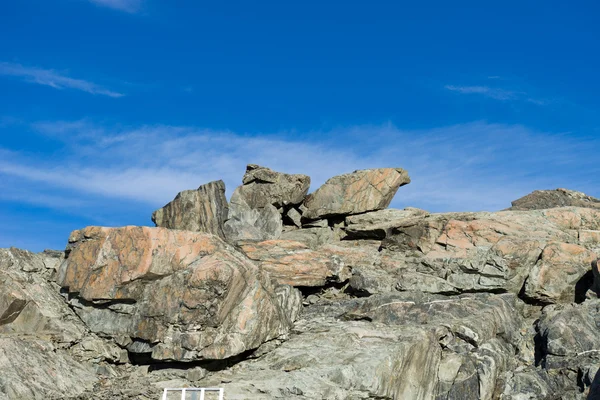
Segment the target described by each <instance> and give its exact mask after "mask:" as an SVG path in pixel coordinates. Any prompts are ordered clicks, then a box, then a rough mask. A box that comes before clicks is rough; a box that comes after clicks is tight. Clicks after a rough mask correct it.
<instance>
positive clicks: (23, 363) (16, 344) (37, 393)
mask: <svg viewBox="0 0 600 400" xmlns="http://www.w3.org/2000/svg"><path fill="white" fill-rule="evenodd" d="M62 256H63V253H60V252H46V253H40V254H34V253H31V252H28V251H25V250H19V249H14V248H11V249H0V370H1V371H2V373H0V399H42V398H44V399H46V398H55V399H59V398H70V397H75V396H77V395H80V394H82V393H84V392H85V391H86V390H91V389H92V388H93V386H94V385H95V384H96V382H97V381H98V379H99V377H98V376H97V375H96V373H95V371H94V369H93V366H92V365H91V364H88V363H85V362H83V363H82V361H88V360H92V359H93V360H95V361H96V362H102V361H104V360H107V359H108V358H109V357H103V355H102V354H100V353H99V347H98V346H101V347H102V350H101V352H107V353H108V352H111V353H113V354H112V356H111V358H112V360H111V361H112V362H124V361H126V352H125V351H124V350H122V349H119V348H118V347H117V346H115V344H114V343H110V342H109V341H105V340H102V339H100V338H97V337H95V336H94V335H93V334H91V333H90V332H89V331H88V329H87V328H86V327H85V325H84V324H83V323H82V321H81V320H80V319H79V318H78V317H77V315H75V313H74V312H73V311H72V310H71V309H70V308H69V307H68V305H67V304H66V302H65V300H64V299H63V298H62V296H61V295H60V294H59V287H58V285H56V284H55V283H54V282H51V281H49V280H48V279H50V278H51V277H52V276H53V275H54V273H55V268H57V264H58V263H60V261H61V260H62ZM85 340H87V341H88V342H91V341H95V343H96V346H97V347H96V348H88V349H87V351H86V356H83V354H81V353H77V351H74V350H73V348H74V347H77V346H79V345H80V343H83V341H85ZM73 345H75V346H73ZM105 355H106V356H107V354H105Z"/></svg>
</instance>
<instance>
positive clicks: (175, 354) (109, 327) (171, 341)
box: [58, 227, 300, 361]
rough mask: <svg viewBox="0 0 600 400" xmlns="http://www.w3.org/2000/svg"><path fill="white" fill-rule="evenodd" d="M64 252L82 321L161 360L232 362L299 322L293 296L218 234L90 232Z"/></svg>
mask: <svg viewBox="0 0 600 400" xmlns="http://www.w3.org/2000/svg"><path fill="white" fill-rule="evenodd" d="M67 251H68V257H67V259H66V260H65V262H64V263H63V264H62V265H61V267H60V271H59V276H58V282H59V284H60V285H61V286H62V287H64V288H66V289H67V290H68V291H69V292H70V293H71V294H72V296H71V297H72V298H71V305H72V307H73V308H74V309H75V310H76V312H77V314H78V315H79V317H80V318H81V319H82V320H83V321H84V322H85V324H86V325H87V326H88V327H89V328H90V329H91V330H92V331H93V332H95V333H98V334H100V335H102V336H105V337H107V336H108V337H112V338H115V340H117V341H118V342H119V343H121V344H122V345H123V346H128V350H129V351H130V352H133V353H147V354H149V355H150V356H151V357H152V358H153V359H156V360H177V361H194V360H202V359H225V358H228V357H232V356H235V355H238V354H240V353H243V352H244V351H247V350H250V349H254V348H257V347H258V346H259V345H261V344H262V343H264V342H266V341H269V340H272V339H274V338H277V337H279V336H281V335H283V334H286V333H287V332H288V330H289V328H290V326H291V322H292V321H293V319H294V318H295V317H296V315H297V313H298V308H299V304H300V302H299V301H296V300H294V299H290V298H291V297H296V296H299V294H298V293H297V292H296V291H293V290H287V291H281V290H279V289H278V288H277V287H276V286H274V284H272V283H271V279H270V278H269V276H268V275H267V274H266V273H264V272H263V271H261V270H260V269H259V268H258V267H257V266H256V265H254V264H253V263H252V262H250V261H249V260H248V259H247V258H245V257H244V256H243V255H241V254H240V253H238V252H237V251H235V250H234V249H233V248H232V247H231V246H229V245H227V244H226V243H225V242H223V241H222V240H220V239H219V238H218V237H216V236H214V235H210V234H204V233H195V232H190V231H178V230H168V229H164V228H148V227H124V228H101V227H88V228H86V229H83V230H80V231H75V232H73V233H72V234H71V237H70V238H69V245H68V248H67ZM290 305H291V306H290Z"/></svg>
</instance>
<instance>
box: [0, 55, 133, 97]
mask: <svg viewBox="0 0 600 400" xmlns="http://www.w3.org/2000/svg"><path fill="white" fill-rule="evenodd" d="M0 75H4V76H13V77H17V78H21V79H23V80H25V81H26V82H29V83H35V84H38V85H43V86H49V87H52V88H54V89H74V90H80V91H82V92H86V93H90V94H97V95H102V96H109V97H122V96H124V94H123V93H119V92H115V91H112V90H108V89H106V88H104V87H102V86H100V85H98V84H96V83H93V82H90V81H86V80H83V79H75V78H71V77H69V76H67V75H65V74H61V73H59V72H57V71H55V70H52V69H43V68H36V67H27V66H24V65H21V64H16V63H9V62H0Z"/></svg>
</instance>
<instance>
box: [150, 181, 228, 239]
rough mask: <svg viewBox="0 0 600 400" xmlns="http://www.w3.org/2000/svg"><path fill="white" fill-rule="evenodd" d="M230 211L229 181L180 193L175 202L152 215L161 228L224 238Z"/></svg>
mask: <svg viewBox="0 0 600 400" xmlns="http://www.w3.org/2000/svg"><path fill="white" fill-rule="evenodd" d="M227 213H228V205H227V199H226V198H225V183H223V181H214V182H210V183H207V184H205V185H202V186H200V187H199V188H198V189H196V190H185V191H183V192H180V193H178V194H177V196H175V199H173V201H171V202H170V203H169V204H167V205H166V206H164V207H163V208H160V209H158V210H156V211H155V212H154V213H153V214H152V221H153V222H154V223H155V224H156V226H159V227H164V228H170V229H181V230H186V231H194V232H206V233H212V234H214V235H218V236H219V237H221V238H224V237H225V234H224V232H223V224H224V223H225V220H226V219H227Z"/></svg>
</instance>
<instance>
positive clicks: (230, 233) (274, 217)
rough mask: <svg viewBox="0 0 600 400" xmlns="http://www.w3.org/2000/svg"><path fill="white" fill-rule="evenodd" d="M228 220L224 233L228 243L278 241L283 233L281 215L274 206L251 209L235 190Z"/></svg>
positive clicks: (268, 205)
mask: <svg viewBox="0 0 600 400" xmlns="http://www.w3.org/2000/svg"><path fill="white" fill-rule="evenodd" d="M228 218H229V219H228V220H227V221H226V222H225V225H224V231H225V237H226V239H227V241H228V242H230V243H235V242H238V241H240V240H269V239H278V238H279V237H280V236H281V233H282V231H283V222H282V219H281V214H280V213H279V211H278V210H277V208H275V206H273V205H271V204H267V205H266V206H265V207H261V208H252V207H250V206H249V205H248V203H247V202H246V200H245V199H244V198H243V197H242V196H241V195H240V193H239V192H238V191H237V190H236V191H235V192H234V193H233V195H232V196H231V202H230V203H229V217H228Z"/></svg>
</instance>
